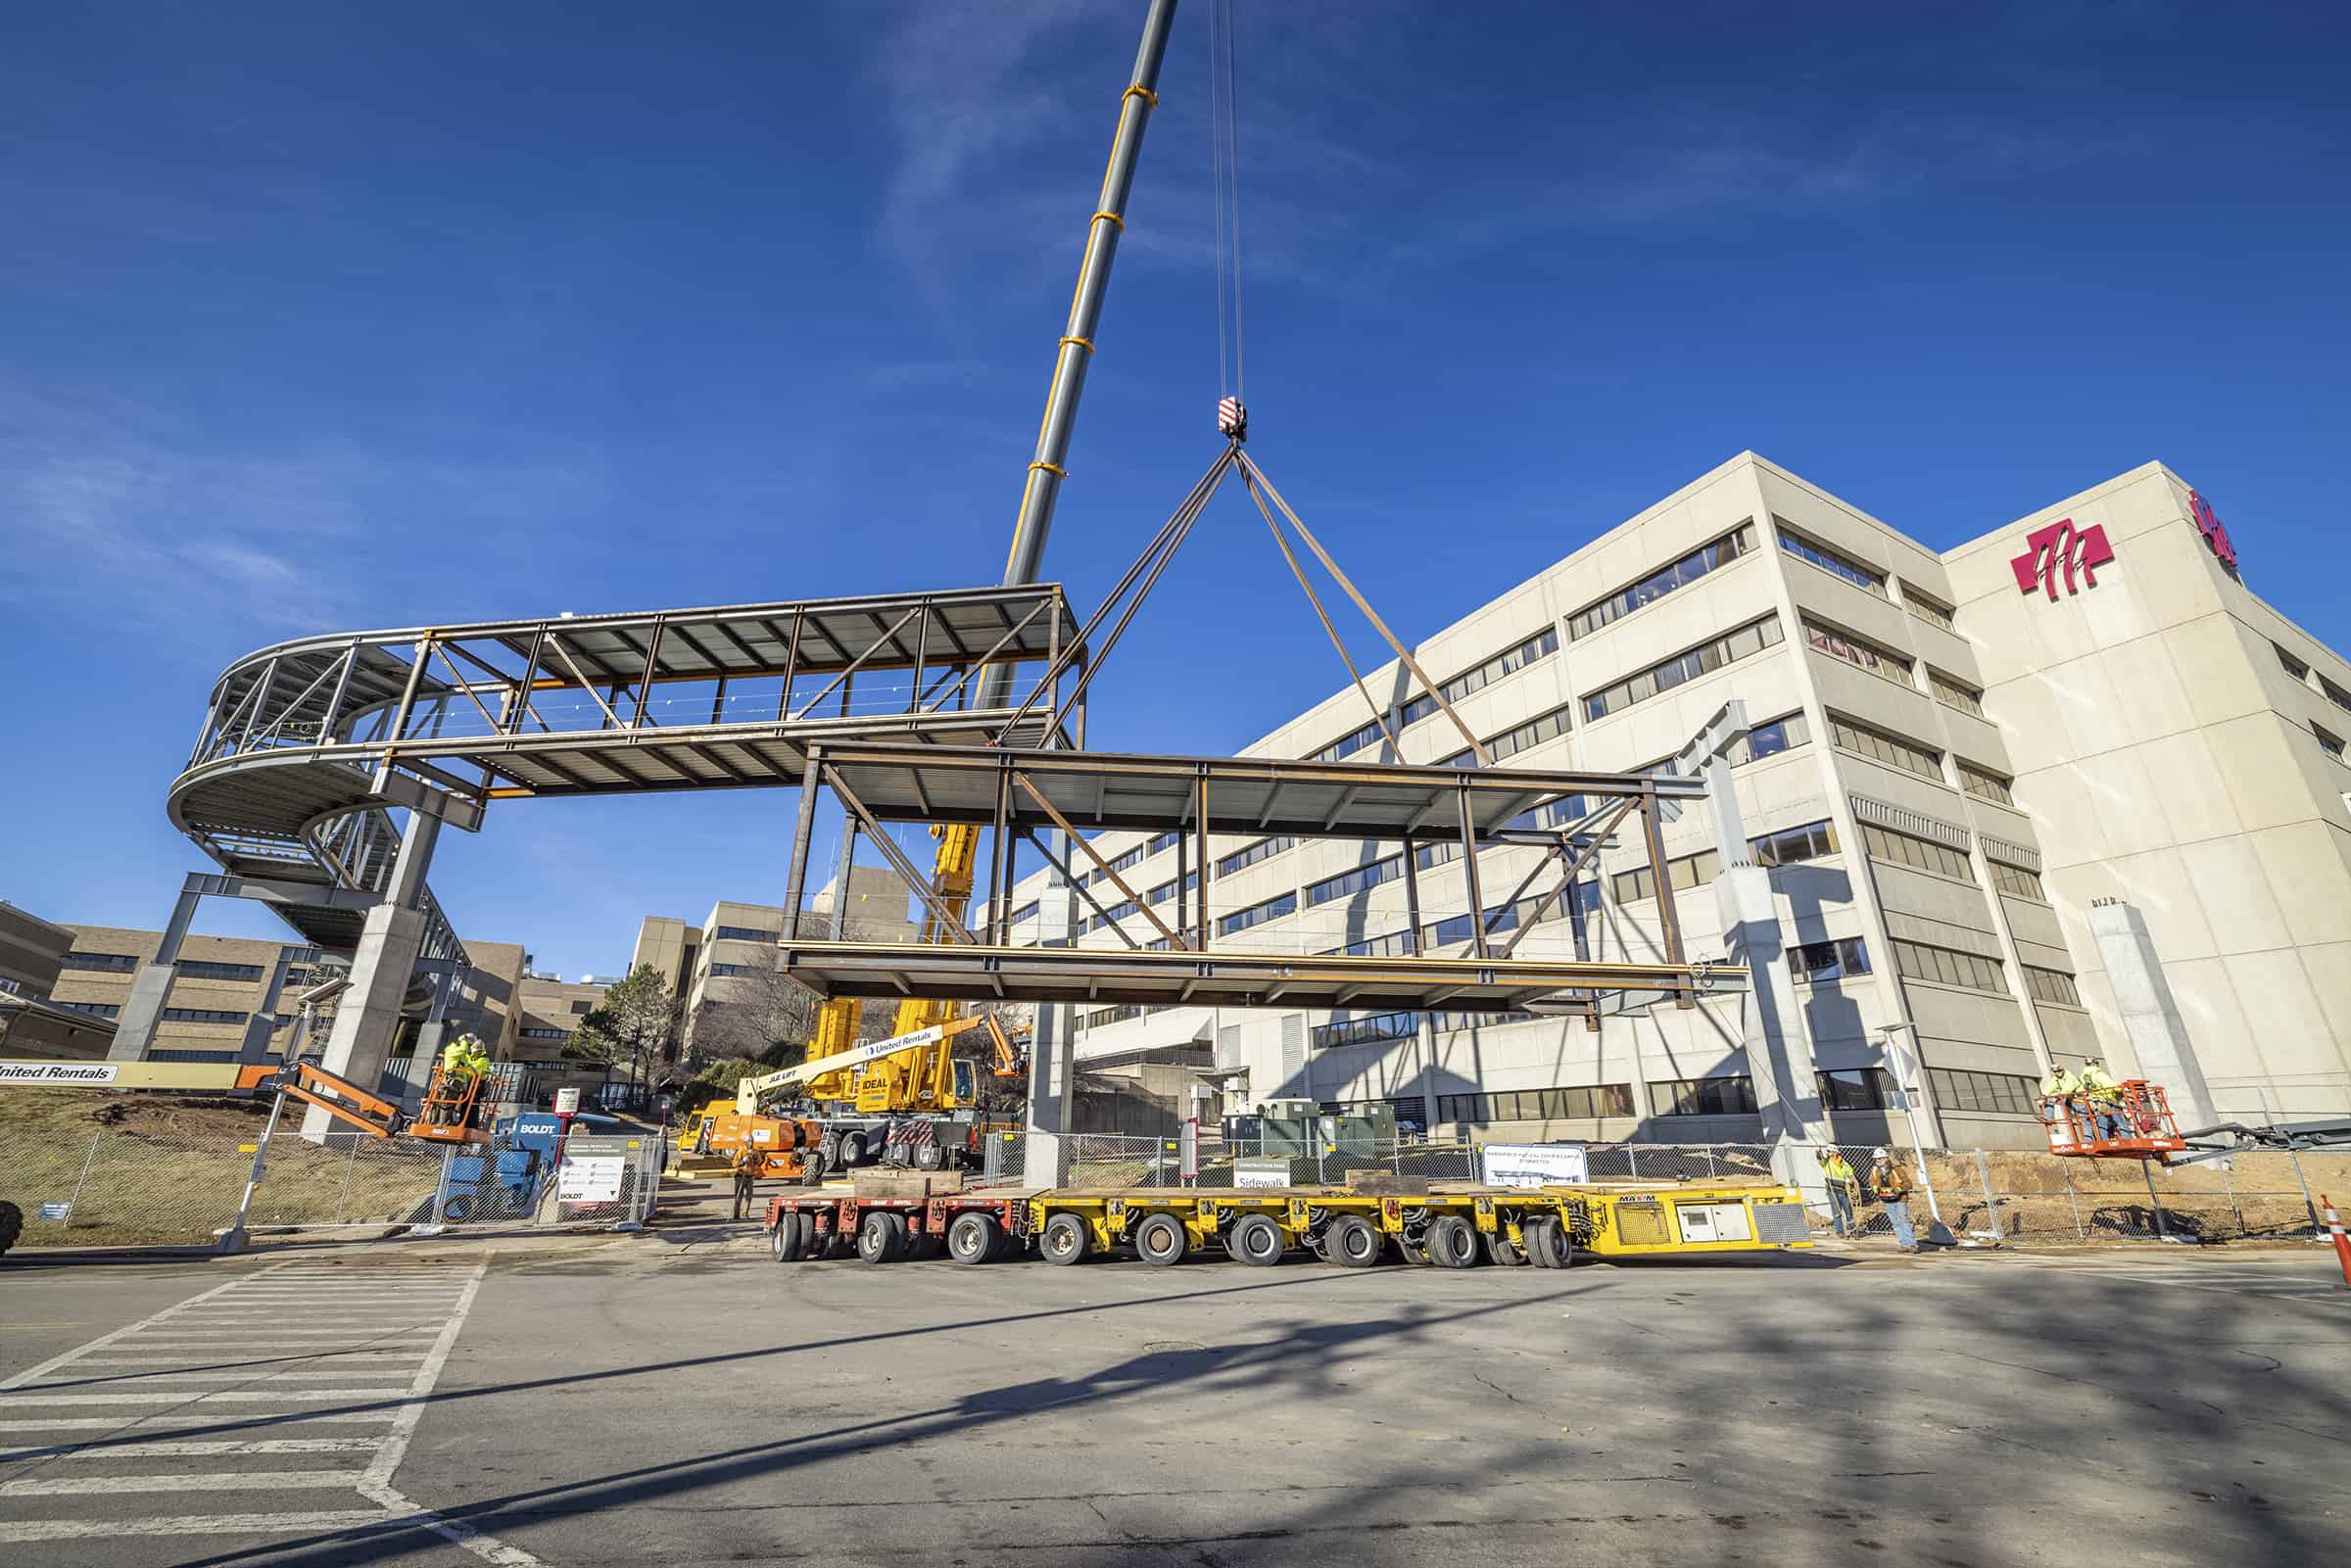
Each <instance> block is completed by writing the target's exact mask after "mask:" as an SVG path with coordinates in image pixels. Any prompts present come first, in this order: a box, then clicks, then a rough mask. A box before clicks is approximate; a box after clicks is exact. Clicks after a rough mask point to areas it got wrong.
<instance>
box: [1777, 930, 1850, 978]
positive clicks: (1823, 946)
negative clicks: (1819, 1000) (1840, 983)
mask: <svg viewBox="0 0 2351 1568" xmlns="http://www.w3.org/2000/svg"><path fill="white" fill-rule="evenodd" d="M1788 968H1789V969H1790V970H1792V971H1793V972H1794V973H1795V974H1796V977H1797V978H1798V979H1799V980H1800V981H1805V982H1810V981H1813V980H1843V979H1849V978H1851V977H1852V976H1853V975H1856V974H1868V973H1869V948H1868V947H1867V946H1866V945H1865V944H1864V943H1863V942H1862V940H1861V938H1860V937H1858V936H1840V937H1836V938H1834V939H1833V940H1830V941H1826V942H1803V943H1799V945H1797V946H1794V947H1791V948H1789V949H1788Z"/></svg>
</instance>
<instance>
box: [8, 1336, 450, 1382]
mask: <svg viewBox="0 0 2351 1568" xmlns="http://www.w3.org/2000/svg"><path fill="white" fill-rule="evenodd" d="M438 1337H439V1336H438V1335H437V1334H433V1333H427V1332H426V1331H425V1330H424V1329H422V1328H417V1329H415V1330H412V1331H410V1330H401V1331H395V1332H393V1333H389V1334H383V1335H378V1336H373V1337H365V1338H361V1337H359V1336H354V1335H350V1334H294V1333H284V1334H280V1333H271V1334H270V1335H269V1336H268V1338H267V1343H266V1344H265V1345H262V1346H260V1347H259V1348H260V1349H264V1350H275V1349H277V1348H278V1347H279V1346H280V1345H285V1344H292V1345H294V1346H297V1347H301V1346H305V1345H308V1344H311V1343H312V1342H313V1341H321V1340H323V1341H325V1342H327V1343H328V1344H330V1345H338V1346H342V1347H344V1348H345V1349H347V1350H353V1351H360V1350H365V1349H367V1348H369V1347H371V1346H376V1345H417V1344H430V1343H431V1342H432V1341H433V1340H434V1339H436V1338H438ZM255 1338H256V1337H255V1331H254V1330H252V1329H239V1330H238V1331H237V1332H235V1333H233V1334H231V1333H226V1332H222V1333H219V1334H195V1333H193V1332H191V1333H188V1334H159V1335H157V1336H156V1337H155V1338H154V1339H151V1340H138V1341H135V1342H134V1344H135V1345H136V1347H137V1348H138V1349H140V1350H143V1351H157V1350H172V1351H217V1350H221V1349H224V1348H225V1347H227V1346H230V1345H254V1344H255ZM355 1338H358V1339H359V1343H357V1344H354V1343H353V1341H354V1339H355ZM6 1387H8V1385H7V1384H5V1383H0V1389H4V1388H6Z"/></svg>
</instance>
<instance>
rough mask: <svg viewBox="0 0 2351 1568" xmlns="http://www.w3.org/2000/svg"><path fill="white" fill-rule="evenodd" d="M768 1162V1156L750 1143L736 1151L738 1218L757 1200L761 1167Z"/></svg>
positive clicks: (736, 1209) (736, 1215)
mask: <svg viewBox="0 0 2351 1568" xmlns="http://www.w3.org/2000/svg"><path fill="white" fill-rule="evenodd" d="M766 1163H767V1157H766V1156H765V1155H763V1154H761V1153H760V1152H759V1151H758V1150H757V1149H756V1148H754V1147H752V1146H751V1145H750V1144H747V1143H746V1144H744V1146H743V1147H742V1148H741V1149H738V1150H737V1151H735V1217H736V1218H737V1219H741V1218H742V1217H743V1215H744V1211H745V1210H747V1209H749V1208H750V1207H751V1205H752V1204H753V1203H754V1202H755V1201H756V1199H757V1186H758V1181H759V1167H760V1166H761V1165H763V1164H766Z"/></svg>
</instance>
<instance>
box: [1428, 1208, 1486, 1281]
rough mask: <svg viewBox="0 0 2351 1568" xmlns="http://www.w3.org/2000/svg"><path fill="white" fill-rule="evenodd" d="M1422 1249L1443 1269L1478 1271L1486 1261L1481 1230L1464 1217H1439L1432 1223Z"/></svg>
mask: <svg viewBox="0 0 2351 1568" xmlns="http://www.w3.org/2000/svg"><path fill="white" fill-rule="evenodd" d="M1422 1247H1423V1249H1424V1250H1425V1251H1426V1252H1427V1254H1428V1260H1429V1261H1430V1262H1432V1263H1434V1264H1436V1265H1437V1266H1438V1267H1439V1268H1475V1267H1476V1266H1477V1265H1478V1264H1480V1263H1482V1262H1484V1261H1485V1260H1486V1255H1485V1248H1484V1247H1483V1246H1482V1245H1481V1244H1480V1243H1479V1241H1478V1238H1477V1227H1476V1226H1475V1225H1472V1224H1470V1223H1469V1221H1468V1220H1466V1219H1464V1218H1463V1217H1462V1216H1461V1215H1460V1214H1439V1215H1438V1216H1437V1217H1436V1218H1434V1219H1432V1220H1430V1221H1429V1222H1428V1238H1427V1240H1426V1241H1425V1242H1423V1243H1422Z"/></svg>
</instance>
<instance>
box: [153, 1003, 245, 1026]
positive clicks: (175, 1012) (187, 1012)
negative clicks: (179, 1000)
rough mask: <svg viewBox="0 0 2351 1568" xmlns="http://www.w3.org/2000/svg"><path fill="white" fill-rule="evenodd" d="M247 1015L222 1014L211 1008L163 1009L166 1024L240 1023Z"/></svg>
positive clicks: (220, 1011) (219, 1010)
mask: <svg viewBox="0 0 2351 1568" xmlns="http://www.w3.org/2000/svg"><path fill="white" fill-rule="evenodd" d="M248 1016H249V1015H247V1014H243V1013H228V1012H223V1011H222V1010H221V1009H219V1008H213V1007H168V1008H166V1009H164V1022H167V1023H242V1022H245V1020H246V1018H247V1017H248Z"/></svg>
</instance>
